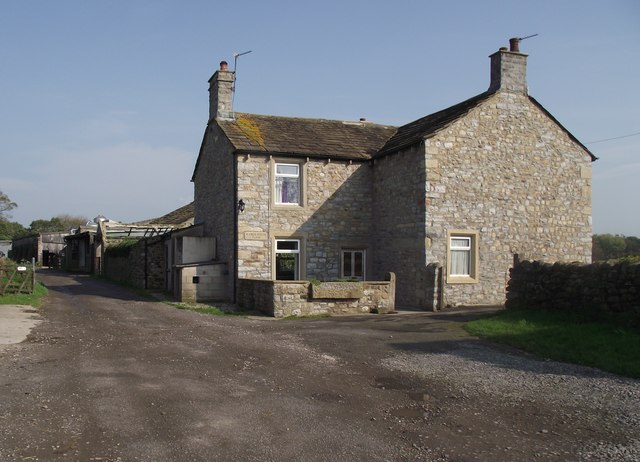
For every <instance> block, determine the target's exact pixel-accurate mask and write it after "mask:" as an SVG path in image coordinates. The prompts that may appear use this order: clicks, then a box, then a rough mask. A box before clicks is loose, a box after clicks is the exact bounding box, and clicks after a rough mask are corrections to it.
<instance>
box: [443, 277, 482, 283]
mask: <svg viewBox="0 0 640 462" xmlns="http://www.w3.org/2000/svg"><path fill="white" fill-rule="evenodd" d="M478 282H479V281H478V278H473V277H471V276H448V277H447V284H477V283H478Z"/></svg>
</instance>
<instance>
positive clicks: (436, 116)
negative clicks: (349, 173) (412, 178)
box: [374, 92, 495, 158]
mask: <svg viewBox="0 0 640 462" xmlns="http://www.w3.org/2000/svg"><path fill="white" fill-rule="evenodd" d="M493 93H495V92H484V93H480V94H479V95H477V96H474V97H473V98H469V99H468V100H466V101H463V102H461V103H458V104H456V105H454V106H450V107H448V108H446V109H443V110H442V111H438V112H434V113H433V114H430V115H428V116H425V117H422V118H420V119H418V120H414V121H413V122H410V123H408V124H406V125H403V126H402V127H400V128H398V130H397V131H396V133H395V134H394V135H393V136H392V137H391V139H389V141H387V143H386V144H385V145H384V147H382V149H380V151H378V153H377V154H376V155H375V156H374V157H375V158H377V157H382V156H384V155H386V154H390V153H392V152H396V151H399V150H401V149H406V148H408V147H410V146H413V145H414V144H416V143H419V142H420V141H422V140H423V139H425V138H429V137H430V136H431V135H434V134H435V133H436V132H438V130H440V129H442V128H445V127H446V126H447V125H449V124H450V123H452V122H455V121H456V120H457V119H459V118H460V117H462V116H463V115H465V114H466V113H467V112H469V111H470V110H471V109H473V108H474V107H476V106H477V105H478V104H480V103H481V102H483V101H484V100H486V99H487V98H489V97H490V96H491V95H492V94H493Z"/></svg>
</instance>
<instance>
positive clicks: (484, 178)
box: [425, 92, 591, 305]
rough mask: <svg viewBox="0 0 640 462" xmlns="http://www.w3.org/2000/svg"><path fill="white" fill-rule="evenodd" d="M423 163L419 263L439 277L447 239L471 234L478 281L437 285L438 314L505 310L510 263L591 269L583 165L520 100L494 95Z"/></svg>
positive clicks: (558, 133) (449, 131)
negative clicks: (422, 255)
mask: <svg viewBox="0 0 640 462" xmlns="http://www.w3.org/2000/svg"><path fill="white" fill-rule="evenodd" d="M425 155H426V162H425V165H426V171H427V174H426V179H427V183H426V185H427V194H426V205H427V216H426V225H427V237H429V238H430V239H431V243H432V245H431V247H427V262H439V263H441V264H442V265H443V266H444V267H445V268H447V259H448V233H449V232H450V231H451V230H468V231H472V232H476V233H478V234H477V236H478V241H479V242H478V253H479V262H478V263H479V265H478V272H479V274H478V275H477V279H478V281H477V282H475V283H466V284H464V283H460V284H458V283H452V281H451V280H450V278H449V277H448V276H445V277H446V281H445V282H446V284H445V285H444V294H443V296H444V304H445V305H447V304H451V305H459V304H500V303H503V302H504V299H505V288H506V282H507V279H508V270H509V268H510V267H511V265H512V262H513V256H514V254H519V255H520V257H521V258H522V259H532V260H533V259H535V260H546V261H580V262H583V263H588V262H590V260H591V158H590V156H589V155H588V153H587V152H586V151H585V150H583V149H582V148H580V146H579V145H577V144H576V143H575V142H574V141H573V140H572V139H571V138H570V136H569V135H568V134H567V133H566V132H565V131H563V130H562V129H561V128H560V127H559V126H558V125H557V124H556V123H555V122H554V121H553V120H551V119H550V118H549V116H548V115H547V114H546V113H545V112H544V111H543V110H542V109H541V108H540V107H539V106H538V105H537V104H535V103H534V102H533V101H532V100H531V99H530V98H529V97H528V96H526V95H525V94H521V93H511V92H497V93H495V94H494V95H492V96H491V97H489V98H488V99H487V100H485V101H484V102H482V103H480V105H479V106H477V107H475V108H474V109H472V110H471V111H470V112H469V113H468V114H467V116H465V117H463V118H460V119H458V120H457V121H456V122H454V123H453V124H452V125H450V126H449V127H447V128H446V129H445V130H442V131H441V132H440V133H438V134H436V135H435V136H433V137H432V138H429V139H427V140H426V141H425ZM445 273H446V274H448V272H445Z"/></svg>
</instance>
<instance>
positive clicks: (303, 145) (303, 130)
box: [217, 113, 396, 160]
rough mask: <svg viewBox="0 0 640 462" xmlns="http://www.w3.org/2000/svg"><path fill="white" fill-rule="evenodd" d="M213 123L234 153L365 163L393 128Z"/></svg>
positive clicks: (319, 122) (285, 120) (276, 121)
mask: <svg viewBox="0 0 640 462" xmlns="http://www.w3.org/2000/svg"><path fill="white" fill-rule="evenodd" d="M235 116H236V118H235V120H217V123H218V125H219V126H220V127H221V128H222V130H223V131H224V133H225V135H226V136H227V138H229V141H231V143H232V144H233V146H234V147H235V148H236V150H237V151H240V152H247V153H261V154H280V155H287V154H289V155H298V156H301V155H302V156H309V157H321V158H333V159H336V158H337V159H351V160H367V159H371V158H372V157H373V155H374V154H375V153H376V152H378V150H380V148H381V147H382V146H384V144H385V142H386V141H387V140H388V139H389V138H390V137H391V136H392V135H393V134H394V133H395V131H396V128H395V127H391V126H386V125H377V124H373V123H369V122H343V121H340V120H325V119H303V118H296V117H275V116H265V115H256V114H243V113H236V115H235Z"/></svg>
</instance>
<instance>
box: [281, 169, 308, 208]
mask: <svg viewBox="0 0 640 462" xmlns="http://www.w3.org/2000/svg"><path fill="white" fill-rule="evenodd" d="M301 189H302V188H301V175H300V165H299V164H287V163H281V162H276V164H275V184H274V191H275V203H276V204H278V205H299V204H300V203H301V202H300V196H301V195H300V192H301Z"/></svg>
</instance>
